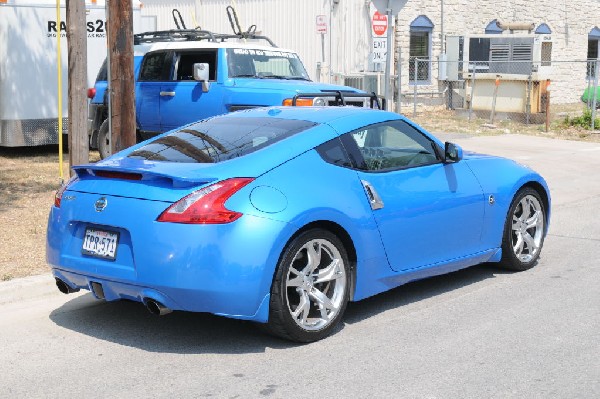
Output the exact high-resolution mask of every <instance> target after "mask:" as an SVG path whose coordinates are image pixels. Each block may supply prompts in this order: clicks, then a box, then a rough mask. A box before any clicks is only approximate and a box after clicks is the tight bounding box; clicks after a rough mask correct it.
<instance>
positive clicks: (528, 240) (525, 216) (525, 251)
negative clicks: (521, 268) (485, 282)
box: [511, 195, 544, 263]
mask: <svg viewBox="0 0 600 399" xmlns="http://www.w3.org/2000/svg"><path fill="white" fill-rule="evenodd" d="M511 236H512V240H511V244H512V248H513V252H514V254H515V256H516V257H517V259H519V261H521V262H523V263H527V262H530V261H531V260H532V259H533V258H534V257H535V256H536V255H537V253H538V251H539V250H540V248H541V245H542V240H543V238H544V211H543V208H542V206H541V204H540V201H539V200H538V199H537V198H536V197H534V196H533V195H526V196H524V197H523V198H522V199H521V201H519V204H518V205H517V206H516V207H515V210H514V212H513V215H512V234H511Z"/></svg>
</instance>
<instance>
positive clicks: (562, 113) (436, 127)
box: [403, 103, 600, 142]
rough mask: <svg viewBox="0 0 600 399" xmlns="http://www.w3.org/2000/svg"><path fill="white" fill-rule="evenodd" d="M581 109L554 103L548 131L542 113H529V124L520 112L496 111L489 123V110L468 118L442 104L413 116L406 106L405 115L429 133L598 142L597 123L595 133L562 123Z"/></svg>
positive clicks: (599, 134)
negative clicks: (523, 136)
mask: <svg viewBox="0 0 600 399" xmlns="http://www.w3.org/2000/svg"><path fill="white" fill-rule="evenodd" d="M403 110H404V109H403ZM584 110H585V106H584V105H583V104H581V103H578V104H561V105H554V106H553V108H552V110H551V112H550V124H549V129H548V132H546V123H545V115H537V116H532V117H531V118H530V123H529V124H528V123H526V122H527V121H526V116H525V115H524V114H518V115H505V114H499V115H497V116H496V117H495V118H494V121H493V123H492V121H491V120H490V112H474V113H472V115H471V118H470V120H469V114H468V111H466V110H460V111H454V110H447V109H445V107H443V106H430V107H421V108H418V109H417V114H416V116H413V112H412V111H413V110H412V108H410V109H408V108H407V109H406V111H405V112H406V113H405V115H406V116H407V117H408V118H410V119H412V120H414V121H415V122H417V123H418V124H419V125H421V126H423V127H424V128H425V129H427V130H429V131H430V132H432V133H439V132H447V133H468V134H476V135H498V134H528V135H534V136H542V137H548V138H558V139H564V140H578V141H590V142H600V132H599V130H600V126H596V129H597V130H596V132H591V131H590V130H586V129H584V128H582V127H579V126H570V125H568V124H567V123H566V120H567V117H568V118H573V117H576V116H580V115H582V114H583V113H584ZM598 117H600V112H598ZM536 122H539V123H536Z"/></svg>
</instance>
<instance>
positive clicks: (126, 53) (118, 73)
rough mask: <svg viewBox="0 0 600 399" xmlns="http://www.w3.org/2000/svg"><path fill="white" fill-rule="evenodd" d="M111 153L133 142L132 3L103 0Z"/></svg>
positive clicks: (129, 145)
mask: <svg viewBox="0 0 600 399" xmlns="http://www.w3.org/2000/svg"><path fill="white" fill-rule="evenodd" d="M106 18H107V25H108V53H109V57H110V69H109V90H110V92H109V95H110V99H109V101H110V110H111V147H112V153H113V154H114V153H115V152H117V151H120V150H123V149H125V148H127V147H131V146H132V145H134V144H135V129H136V124H135V85H134V80H133V6H132V2H131V1H120V0H110V1H108V0H107V1H106Z"/></svg>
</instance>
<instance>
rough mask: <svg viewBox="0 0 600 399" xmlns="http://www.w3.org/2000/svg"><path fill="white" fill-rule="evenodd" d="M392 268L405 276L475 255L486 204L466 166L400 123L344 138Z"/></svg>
mask: <svg viewBox="0 0 600 399" xmlns="http://www.w3.org/2000/svg"><path fill="white" fill-rule="evenodd" d="M345 136H346V137H345V138H344V142H345V146H346V147H347V148H348V149H349V151H350V152H354V155H353V158H354V159H357V160H358V161H357V162H358V164H359V171H358V175H359V178H360V179H361V181H362V184H363V186H364V187H365V191H366V192H367V194H368V197H369V199H370V200H371V201H370V202H371V205H372V209H373V215H374V217H375V220H376V222H377V225H378V228H379V231H380V234H381V239H382V241H383V244H384V247H385V251H386V254H387V256H388V260H389V263H390V265H391V267H392V269H394V270H396V271H404V270H410V269H415V268H420V267H425V266H429V265H434V264H436V263H440V262H445V261H448V260H451V259H456V258H459V257H463V256H466V255H470V254H474V253H476V252H479V251H481V250H482V249H483V248H482V243H481V232H482V225H483V216H484V197H483V192H482V189H481V186H480V185H479V183H478V181H477V179H476V178H475V176H474V175H473V173H472V172H471V170H470V169H469V167H468V165H467V164H466V163H465V162H460V161H459V162H456V163H443V162H442V161H441V154H440V153H441V149H440V150H438V149H437V148H439V147H438V146H437V144H435V143H434V142H433V141H432V140H431V139H430V138H428V137H427V136H426V135H424V134H423V133H422V132H421V131H419V130H418V129H417V128H416V127H414V126H413V125H411V124H409V123H408V122H406V121H403V120H396V121H390V122H385V123H380V124H375V125H371V126H368V127H366V128H364V129H361V130H359V131H355V132H351V133H348V134H346V135H345Z"/></svg>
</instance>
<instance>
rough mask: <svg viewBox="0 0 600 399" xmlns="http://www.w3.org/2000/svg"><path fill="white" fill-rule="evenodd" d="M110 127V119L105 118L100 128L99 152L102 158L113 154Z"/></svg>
mask: <svg viewBox="0 0 600 399" xmlns="http://www.w3.org/2000/svg"><path fill="white" fill-rule="evenodd" d="M108 128H109V126H108V119H105V120H104V122H102V124H101V125H100V129H98V152H99V153H100V158H102V159H104V158H108V157H109V156H111V155H112V146H111V142H110V134H109V132H108V130H109V129H108Z"/></svg>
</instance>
